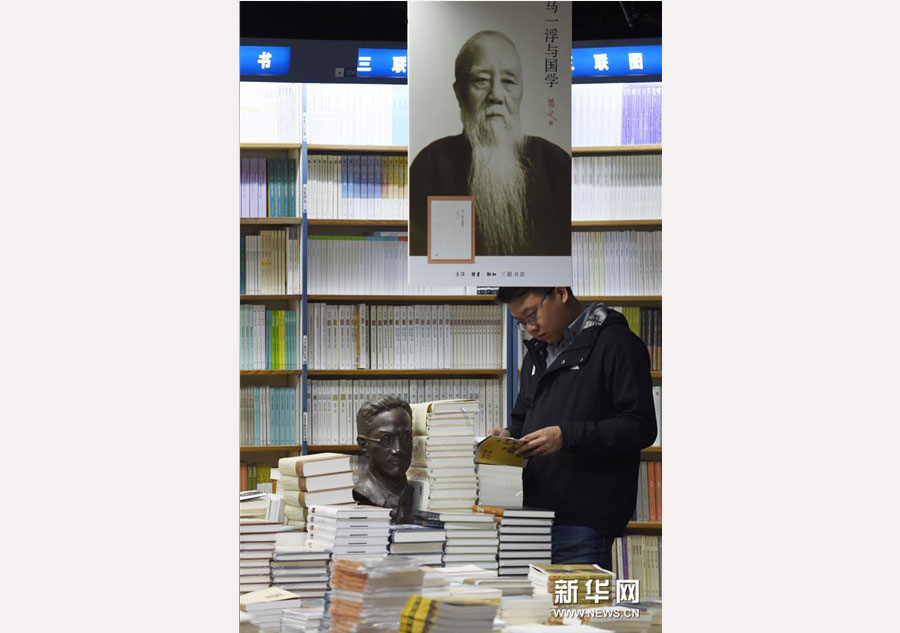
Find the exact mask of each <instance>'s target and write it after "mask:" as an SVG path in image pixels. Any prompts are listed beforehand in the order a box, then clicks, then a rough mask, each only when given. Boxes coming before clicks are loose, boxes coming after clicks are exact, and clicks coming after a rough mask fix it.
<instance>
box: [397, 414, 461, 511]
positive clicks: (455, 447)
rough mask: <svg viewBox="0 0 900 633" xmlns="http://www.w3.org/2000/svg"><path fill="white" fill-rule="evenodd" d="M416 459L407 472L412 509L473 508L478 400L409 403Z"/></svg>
mask: <svg viewBox="0 0 900 633" xmlns="http://www.w3.org/2000/svg"><path fill="white" fill-rule="evenodd" d="M411 408H412V412H413V435H414V437H413V458H412V467H411V468H410V469H409V470H408V471H407V473H406V476H407V479H408V480H409V483H410V485H411V486H412V487H413V510H427V511H436V512H440V511H444V510H469V509H471V507H472V504H473V503H475V501H476V499H477V497H478V492H477V479H476V476H475V462H474V461H473V457H474V446H475V416H476V415H477V414H478V413H479V406H478V401H477V400H437V401H434V402H421V403H415V404H412V405H411Z"/></svg>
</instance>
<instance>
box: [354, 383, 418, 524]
mask: <svg viewBox="0 0 900 633" xmlns="http://www.w3.org/2000/svg"><path fill="white" fill-rule="evenodd" d="M356 431H357V433H359V435H358V436H357V438H356V442H357V444H359V447H360V449H362V452H363V455H365V456H366V457H367V458H368V467H367V468H366V470H365V472H363V473H360V476H359V479H358V480H357V482H356V485H355V486H354V487H353V498H354V499H356V501H357V502H359V503H363V504H367V505H373V506H380V507H382V508H391V510H392V512H391V523H394V524H398V523H412V487H411V486H410V485H409V484H408V483H407V481H406V471H407V469H408V468H409V465H410V463H411V462H412V409H411V408H410V406H409V403H408V402H406V401H405V400H402V399H400V398H395V397H393V396H387V397H384V398H380V399H378V400H375V401H374V402H367V403H366V404H365V405H363V407H362V408H361V409H360V410H359V412H357V414H356Z"/></svg>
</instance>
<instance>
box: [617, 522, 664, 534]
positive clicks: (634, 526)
mask: <svg viewBox="0 0 900 633" xmlns="http://www.w3.org/2000/svg"><path fill="white" fill-rule="evenodd" d="M661 532H662V522H661V521H660V522H650V521H629V522H628V525H626V526H625V533H626V534H660V533H661Z"/></svg>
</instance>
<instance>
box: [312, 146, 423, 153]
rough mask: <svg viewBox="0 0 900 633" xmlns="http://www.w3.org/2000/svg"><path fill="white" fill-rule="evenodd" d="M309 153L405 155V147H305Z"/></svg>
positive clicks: (406, 148) (406, 150)
mask: <svg viewBox="0 0 900 633" xmlns="http://www.w3.org/2000/svg"><path fill="white" fill-rule="evenodd" d="M306 149H307V151H310V152H392V153H396V154H406V153H407V152H408V151H409V148H408V147H407V146H406V145H307V146H306Z"/></svg>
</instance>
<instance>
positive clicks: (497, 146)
mask: <svg viewBox="0 0 900 633" xmlns="http://www.w3.org/2000/svg"><path fill="white" fill-rule="evenodd" d="M455 77H456V80H455V81H454V83H453V92H454V94H455V95H456V101H457V103H458V104H459V111H460V118H461V119H462V134H459V135H456V136H447V137H444V138H442V139H439V140H436V141H434V142H433V143H431V144H429V145H428V146H427V147H425V148H424V149H423V150H422V151H420V152H419V153H418V154H417V155H416V157H415V160H413V163H412V165H411V167H410V187H411V193H410V242H409V253H410V255H413V256H416V255H426V254H427V252H426V249H427V231H428V230H430V229H429V227H428V196H472V197H473V198H474V212H475V255H476V256H479V255H516V256H533V255H546V256H550V255H557V256H568V255H569V254H570V253H571V238H570V223H571V191H570V188H571V173H572V163H571V158H570V157H569V154H568V153H567V152H566V151H565V150H563V149H562V148H560V147H559V146H557V145H555V144H553V143H551V142H550V141H548V140H546V139H543V138H540V137H537V136H528V135H526V134H524V133H523V132H522V124H521V120H520V118H519V106H520V103H521V101H522V88H523V86H522V64H521V61H520V59H519V53H518V51H517V50H516V47H515V44H513V42H512V40H510V39H509V38H508V37H507V36H506V35H504V34H503V33H500V32H498V31H481V32H479V33H476V34H475V35H473V36H472V37H471V38H469V40H468V41H467V42H466V43H465V44H463V46H462V48H461V49H460V51H459V54H458V55H457V57H456V65H455Z"/></svg>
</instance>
